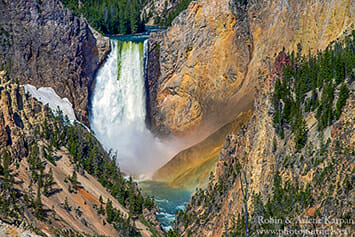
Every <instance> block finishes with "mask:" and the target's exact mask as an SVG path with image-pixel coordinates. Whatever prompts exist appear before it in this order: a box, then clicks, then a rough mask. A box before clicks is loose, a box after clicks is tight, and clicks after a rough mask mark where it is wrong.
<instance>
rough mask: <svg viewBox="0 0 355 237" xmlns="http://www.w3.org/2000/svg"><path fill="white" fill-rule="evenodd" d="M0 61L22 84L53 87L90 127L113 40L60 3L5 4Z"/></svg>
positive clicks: (0, 21) (2, 4) (1, 4)
mask: <svg viewBox="0 0 355 237" xmlns="http://www.w3.org/2000/svg"><path fill="white" fill-rule="evenodd" d="M0 8H1V15H0V42H1V44H0V62H1V65H2V67H3V69H6V70H7V71H8V72H9V73H10V75H11V77H12V78H17V79H18V80H19V81H20V83H21V84H26V83H29V84H32V85H34V86H36V87H52V88H53V89H54V90H55V91H56V93H57V94H58V95H60V96H61V97H67V98H68V99H69V100H70V102H71V103H72V104H73V106H74V109H75V113H76V116H77V118H78V119H79V120H80V121H82V122H84V123H85V124H86V125H88V101H89V99H88V98H89V94H90V86H91V84H92V82H93V78H94V74H95V72H96V70H97V69H98V68H99V66H100V65H101V63H102V62H103V60H104V59H105V57H106V55H107V54H108V52H109V50H110V43H109V40H108V38H105V37H103V36H101V35H100V34H99V33H97V32H96V31H95V30H94V29H92V28H91V27H90V26H89V25H88V23H87V21H86V20H85V19H84V18H82V17H78V16H75V15H73V13H72V12H71V11H69V10H68V9H66V8H64V7H63V4H62V3H61V2H60V1H59V0H45V1H26V0H16V1H12V0H11V1H10V0H4V1H1V2H0Z"/></svg>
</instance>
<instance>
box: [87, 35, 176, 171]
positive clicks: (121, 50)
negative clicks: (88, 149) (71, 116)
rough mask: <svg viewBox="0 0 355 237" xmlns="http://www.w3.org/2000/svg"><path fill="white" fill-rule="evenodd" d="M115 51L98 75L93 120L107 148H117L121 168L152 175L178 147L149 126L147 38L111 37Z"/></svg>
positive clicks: (99, 137)
mask: <svg viewBox="0 0 355 237" xmlns="http://www.w3.org/2000/svg"><path fill="white" fill-rule="evenodd" d="M111 47H112V51H111V53H110V55H109V56H108V58H107V61H106V63H105V65H104V66H103V67H102V68H101V69H100V70H99V72H98V74H97V77H96V84H95V89H94V92H93V95H92V100H91V116H90V124H91V128H92V130H93V131H94V132H95V135H96V137H97V138H98V139H99V141H100V142H101V144H103V146H104V147H105V149H107V150H110V149H112V150H113V151H117V158H118V163H119V166H120V168H121V169H122V170H123V171H125V172H127V173H128V174H130V175H145V176H149V175H151V174H152V172H153V171H155V170H156V169H157V168H159V167H160V166H161V165H163V164H164V163H165V162H166V161H167V159H168V158H169V157H171V156H172V155H174V153H175V152H176V149H174V148H172V147H169V146H168V145H167V144H163V143H162V142H160V141H159V140H158V139H157V138H155V137H154V136H153V135H152V134H151V132H150V131H149V130H148V129H147V128H146V125H145V116H146V109H145V108H146V99H145V86H144V56H145V52H146V50H147V42H146V41H145V42H144V43H143V42H140V43H135V42H132V41H118V40H113V39H111Z"/></svg>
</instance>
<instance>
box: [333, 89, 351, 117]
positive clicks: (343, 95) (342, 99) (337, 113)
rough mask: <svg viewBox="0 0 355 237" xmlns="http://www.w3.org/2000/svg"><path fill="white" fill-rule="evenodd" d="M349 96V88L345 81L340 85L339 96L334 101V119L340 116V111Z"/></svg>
mask: <svg viewBox="0 0 355 237" xmlns="http://www.w3.org/2000/svg"><path fill="white" fill-rule="evenodd" d="M348 98H349V89H348V87H347V86H346V84H345V83H343V84H342V85H341V87H340V92H339V98H338V101H337V103H336V111H335V117H336V119H339V118H340V114H341V111H342V109H343V107H344V106H345V104H346V100H347V99H348Z"/></svg>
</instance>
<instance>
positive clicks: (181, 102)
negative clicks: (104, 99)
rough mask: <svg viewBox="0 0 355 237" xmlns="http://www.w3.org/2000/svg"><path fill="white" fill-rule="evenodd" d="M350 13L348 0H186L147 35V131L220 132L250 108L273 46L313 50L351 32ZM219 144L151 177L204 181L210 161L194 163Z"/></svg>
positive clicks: (180, 133) (273, 53) (177, 160)
mask: <svg viewBox="0 0 355 237" xmlns="http://www.w3.org/2000/svg"><path fill="white" fill-rule="evenodd" d="M354 12H355V6H354V3H353V1H350V0H332V1H320V0H313V1H303V0H301V1H284V0H277V1H258V0H252V1H247V3H246V1H231V0H223V1H216V0H202V1H193V2H191V4H190V5H189V7H188V9H187V10H186V11H184V12H183V13H181V14H180V15H179V16H178V17H177V18H176V19H175V20H174V21H173V24H172V26H171V27H170V28H168V29H167V30H165V31H160V32H154V33H152V34H151V35H150V38H149V58H148V60H149V63H148V68H147V83H148V86H149V91H148V102H149V104H148V106H149V107H148V109H147V112H148V114H147V118H148V121H149V123H150V125H151V129H152V131H153V132H155V133H156V134H159V135H160V136H164V135H171V134H173V135H176V136H181V137H183V138H189V139H192V140H193V141H201V139H205V138H206V137H208V136H210V135H211V134H213V133H215V132H218V130H220V129H221V128H222V127H223V126H224V125H226V124H228V123H230V122H231V121H233V120H235V119H236V118H237V116H238V114H240V113H242V112H246V111H248V110H250V109H252V108H253V101H254V94H255V88H256V87H257V86H258V84H259V83H260V79H261V78H262V77H263V76H265V75H267V74H269V73H271V70H272V64H273V62H274V60H275V57H276V55H277V53H278V52H279V51H281V50H282V49H283V48H285V50H286V51H289V52H291V51H293V50H294V51H297V50H298V49H300V50H301V53H302V54H308V53H309V52H310V53H311V54H314V53H316V52H317V50H319V49H323V48H325V47H326V46H327V45H328V43H329V42H331V41H333V40H336V39H337V38H338V37H340V36H341V35H342V33H343V32H344V31H346V30H349V29H351V25H352V24H354V20H353V18H354ZM229 132H232V130H231V131H229ZM234 132H237V131H234ZM211 136H212V135H211ZM208 139H211V138H208ZM217 143H218V142H215V143H214V144H213V145H212V144H210V147H208V149H203V150H200V151H199V152H197V151H198V150H199V148H201V146H200V145H196V146H193V147H191V148H190V149H188V150H186V151H185V152H182V153H181V154H178V155H177V156H175V157H174V158H173V159H171V161H170V162H168V163H167V164H166V165H164V167H162V169H160V170H158V171H157V172H156V174H155V175H154V178H156V179H157V180H160V181H165V182H168V183H170V184H171V185H173V186H180V187H183V186H185V187H186V185H184V184H183V183H185V184H187V183H188V182H190V181H194V182H195V183H196V180H198V179H201V177H202V176H203V177H204V178H203V181H202V180H200V181H198V182H202V183H203V182H207V176H208V175H206V172H207V171H208V170H210V168H202V167H203V166H208V167H213V166H214V164H215V163H213V164H209V163H208V162H205V163H204V162H202V163H199V162H201V161H202V160H205V161H206V160H208V161H209V162H211V160H212V159H208V158H207V157H209V155H208V154H207V153H206V152H207V150H211V151H213V150H215V149H217V150H218V149H219V148H220V147H221V146H222V142H221V143H218V144H217ZM198 147H199V148H198ZM189 150H190V151H194V153H193V154H194V155H192V153H188V151H189ZM183 154H184V155H183ZM186 154H190V157H186ZM211 157H212V156H211ZM196 162H197V163H199V165H197V166H196V167H198V166H201V167H200V168H199V169H200V171H199V174H198V175H197V174H196V167H195V166H194V165H192V164H195V163H196ZM177 165H178V167H181V170H178V169H175V168H174V167H176V166H177ZM192 166H194V167H195V168H192ZM191 168H192V170H194V171H192V170H191ZM171 170H174V172H169V171H171ZM201 170H202V171H201ZM201 173H205V175H202V176H201ZM179 176H180V177H179ZM173 177H174V178H173ZM174 179H176V180H175V182H174V181H173V180H174ZM179 179H180V181H179V182H177V180H179ZM182 180H185V181H182ZM187 180H188V181H187ZM198 182H197V183H198ZM187 186H188V184H187ZM191 186H192V185H191ZM191 186H190V187H191Z"/></svg>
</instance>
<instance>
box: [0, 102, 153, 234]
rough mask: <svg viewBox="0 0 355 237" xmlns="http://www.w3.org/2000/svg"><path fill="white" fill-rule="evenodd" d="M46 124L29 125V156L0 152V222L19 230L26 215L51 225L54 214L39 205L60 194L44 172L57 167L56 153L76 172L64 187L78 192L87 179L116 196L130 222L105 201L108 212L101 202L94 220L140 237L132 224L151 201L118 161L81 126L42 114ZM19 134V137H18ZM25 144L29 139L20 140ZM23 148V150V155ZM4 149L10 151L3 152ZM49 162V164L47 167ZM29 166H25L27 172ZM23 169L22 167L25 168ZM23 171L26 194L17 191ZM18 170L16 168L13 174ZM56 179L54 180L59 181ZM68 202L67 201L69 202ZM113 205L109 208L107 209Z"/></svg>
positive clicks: (50, 175) (10, 149) (67, 206)
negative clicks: (100, 219)
mask: <svg viewBox="0 0 355 237" xmlns="http://www.w3.org/2000/svg"><path fill="white" fill-rule="evenodd" d="M44 114H45V117H46V119H44V120H42V121H43V122H42V121H41V120H39V121H38V122H33V123H32V125H31V126H32V128H31V130H30V131H28V132H29V134H30V136H31V139H29V140H28V141H29V142H28V144H26V147H28V152H24V154H25V155H24V157H20V156H19V155H16V154H17V153H14V152H18V151H17V150H15V151H14V150H13V147H11V146H7V147H6V146H5V147H2V148H1V150H0V194H1V197H0V219H1V220H2V221H5V222H7V223H10V224H16V225H19V223H20V222H22V221H23V220H24V218H23V217H24V216H28V214H27V213H31V214H32V215H33V216H35V217H36V218H37V219H38V220H41V221H42V222H44V223H49V222H50V221H51V220H52V218H51V217H53V216H55V212H54V211H53V210H49V209H48V207H46V206H45V205H43V203H42V202H43V196H46V197H51V196H52V195H54V194H55V193H58V192H61V191H62V189H60V188H58V187H56V183H55V179H54V175H53V173H54V172H53V171H54V170H53V169H54V168H53V169H52V168H51V166H50V168H48V164H49V162H51V163H52V164H53V165H54V166H56V164H57V159H60V157H58V156H57V151H58V149H60V150H63V149H64V150H65V148H66V149H67V150H68V151H69V154H70V156H69V159H70V161H71V163H72V165H73V167H74V169H73V172H72V173H71V175H69V177H66V178H65V180H66V183H67V185H68V188H69V191H70V192H77V190H78V189H80V188H81V186H80V182H79V175H85V173H88V174H91V175H93V176H94V177H96V178H97V179H98V181H99V182H100V183H101V184H102V185H103V186H104V187H105V188H106V189H107V190H108V191H109V192H110V193H111V194H112V196H114V197H115V198H116V199H117V200H118V201H119V202H120V203H121V204H122V205H123V206H124V207H125V208H127V209H128V210H129V216H126V215H123V213H120V212H119V211H118V210H116V209H115V208H113V207H112V202H111V201H108V203H107V205H106V207H105V203H104V200H103V199H102V197H101V198H100V205H99V206H98V207H95V208H96V210H97V212H98V214H100V215H103V216H105V215H107V222H108V223H110V224H112V225H113V226H114V228H116V229H117V231H118V232H119V234H120V235H122V236H139V235H140V234H139V232H138V230H137V229H136V227H135V225H134V220H133V218H136V217H140V216H141V215H142V212H143V208H148V209H152V208H155V204H154V202H153V200H152V199H151V198H150V197H147V198H144V197H143V195H142V194H141V191H140V190H139V189H138V186H137V184H136V183H134V182H133V180H132V178H130V179H128V180H127V179H125V178H124V177H123V176H122V174H121V172H120V170H119V168H118V167H117V165H116V156H115V155H112V154H111V155H110V154H107V153H106V152H105V151H104V150H103V148H102V147H101V145H100V144H99V142H98V141H97V140H96V139H95V137H94V136H92V134H90V133H89V132H88V131H87V130H86V128H84V127H83V126H82V125H80V124H73V125H72V124H71V123H70V122H69V120H68V118H67V117H63V114H62V113H59V115H58V116H57V117H54V116H53V114H52V112H51V111H50V109H49V108H47V110H46V111H44ZM20 132H21V133H22V131H20ZM20 136H21V137H24V139H26V138H27V137H28V136H27V133H24V134H20ZM26 147H21V149H23V151H25V150H27V148H26ZM7 149H8V150H7ZM47 161H49V162H47ZM27 163H28V166H27ZM23 165H25V167H24V166H23ZM20 166H22V170H23V169H25V170H26V172H28V177H29V182H30V183H29V187H28V190H27V189H26V190H21V189H18V187H16V186H15V185H16V184H18V183H21V182H22V181H18V180H16V182H15V181H14V180H15V177H18V169H20ZM15 167H16V168H15ZM57 178H58V177H57ZM65 180H64V181H65ZM68 198H69V197H68ZM68 198H66V199H65V201H64V202H63V203H62V208H64V209H65V210H66V211H68V212H71V211H72V209H75V211H76V212H77V213H81V211H80V210H78V208H79V207H71V206H70V203H69V201H68ZM110 205H111V206H110Z"/></svg>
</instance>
